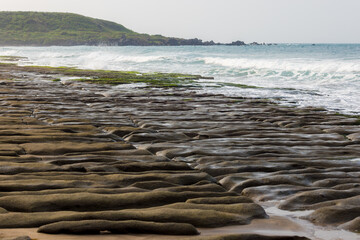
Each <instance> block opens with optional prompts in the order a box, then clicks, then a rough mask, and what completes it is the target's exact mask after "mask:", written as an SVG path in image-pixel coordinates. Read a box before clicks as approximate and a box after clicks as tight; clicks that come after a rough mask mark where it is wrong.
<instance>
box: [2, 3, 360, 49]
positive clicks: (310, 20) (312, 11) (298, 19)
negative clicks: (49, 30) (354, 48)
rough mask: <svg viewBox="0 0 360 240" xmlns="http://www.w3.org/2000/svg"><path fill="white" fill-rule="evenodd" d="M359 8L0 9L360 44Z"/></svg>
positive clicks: (156, 29)
mask: <svg viewBox="0 0 360 240" xmlns="http://www.w3.org/2000/svg"><path fill="white" fill-rule="evenodd" d="M84 5H85V6H84ZM359 9H360V1H358V0H342V1H340V0H293V1H288V0H225V1H219V0H196V1H193V0H192V1H191V0H181V1H175V0H173V1H169V0H118V1H116V0H103V1H98V0H89V1H87V2H86V3H85V4H84V2H83V1H81V2H80V0H71V1H70V0H63V1H61V2H54V1H48V0H32V1H28V0H2V5H1V7H0V10H1V11H39V12H42V11H45V12H70V13H77V14H81V15H85V16H88V17H94V18H99V19H104V20H109V21H113V22H116V23H119V24H122V25H124V26H125V27H127V28H129V29H131V30H133V31H135V32H139V33H148V34H161V35H163V36H167V37H180V38H199V39H202V40H204V41H210V40H213V41H215V42H232V41H236V40H241V41H245V42H247V43H249V42H254V41H256V42H266V43H360V31H358V30H359V26H358V23H359V22H360V14H358V13H357V12H358V10H359Z"/></svg>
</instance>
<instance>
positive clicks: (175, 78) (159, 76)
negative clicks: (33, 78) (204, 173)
mask: <svg viewBox="0 0 360 240" xmlns="http://www.w3.org/2000/svg"><path fill="white" fill-rule="evenodd" d="M0 68H7V69H9V68H10V69H13V70H17V71H24V72H35V73H40V74H45V75H63V76H71V77H77V78H76V79H73V80H72V81H74V82H76V81H79V82H86V83H95V84H109V85H120V84H131V83H145V84H146V85H148V86H151V87H165V88H167V87H169V88H171V87H190V86H197V87H199V86H200V85H199V84H197V83H196V80H199V79H203V78H207V79H208V78H209V77H202V76H200V75H190V74H181V73H159V72H155V73H140V72H135V71H109V70H85V69H77V68H72V67H48V66H17V65H15V64H11V63H0ZM52 81H54V82H59V81H61V78H59V77H57V78H52Z"/></svg>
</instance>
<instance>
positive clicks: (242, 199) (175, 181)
mask: <svg viewBox="0 0 360 240" xmlns="http://www.w3.org/2000/svg"><path fill="white" fill-rule="evenodd" d="M74 74H76V73H74ZM82 74H84V73H82ZM91 74H95V73H94V72H90V73H88V75H87V76H85V77H89V75H91ZM66 75H67V76H69V75H71V73H66ZM54 79H56V81H52V80H54ZM121 86H122V85H119V87H114V86H113V85H108V84H99V81H97V83H96V84H93V83H91V81H90V80H89V81H77V80H66V81H62V75H61V74H60V73H59V72H58V71H52V70H51V69H49V70H48V71H45V70H41V69H35V70H34V69H33V70H32V71H29V70H28V69H26V68H21V67H14V66H12V65H6V64H4V65H1V66H0V98H1V103H0V110H1V111H0V179H1V181H0V239H1V238H4V239H10V237H14V236H10V235H9V234H7V233H8V232H9V231H8V229H24V228H29V229H33V228H36V229H37V231H38V232H40V233H46V234H102V237H101V239H105V238H103V236H110V235H112V234H139V233H142V234H160V235H183V236H182V237H180V238H179V237H174V238H172V237H170V236H169V237H167V238H165V239H211V240H220V239H226V240H230V239H237V240H238V239H248V240H255V239H319V238H316V236H315V234H314V232H309V231H307V230H306V226H305V227H304V229H302V230H299V231H293V230H292V229H291V228H290V227H289V230H288V231H283V230H281V231H280V228H282V229H283V228H284V226H281V224H276V222H277V223H280V222H281V221H280V220H279V219H276V218H274V216H275V215H276V214H271V213H270V212H268V211H267V207H269V206H270V205H271V207H275V208H279V209H281V210H286V211H289V212H294V211H305V213H306V214H303V215H302V217H301V219H302V220H301V221H303V220H305V221H304V222H308V223H309V224H312V223H313V224H315V226H324V227H326V228H329V229H333V230H347V231H351V232H354V233H353V234H352V235H351V238H353V237H354V236H355V237H356V236H358V237H359V238H360V235H358V234H356V232H359V231H360V185H359V184H360V178H359V177H360V144H359V143H360V119H359V118H356V117H349V116H343V115H339V114H336V113H330V112H327V111H325V110H323V109H317V108H310V107H309V108H292V107H285V106H279V105H276V104H274V103H271V102H270V101H268V100H266V99H248V98H242V97H237V98H235V97H225V96H222V95H210V94H198V93H196V87H181V86H180V87H179V86H177V87H175V86H152V87H148V86H142V87H138V88H126V87H121ZM124 86H125V85H124ZM269 204H270V205H269ZM279 211H280V210H279ZM303 213H304V212H303ZM269 216H270V217H269ZM257 221H261V223H262V226H266V224H269V225H271V224H273V225H272V226H276V225H277V228H278V229H279V231H276V230H277V229H276V228H275V229H274V231H273V232H270V233H266V231H264V233H262V232H261V230H262V229H257V231H250V230H249V229H250V228H249V229H248V231H247V230H246V228H242V229H244V230H243V232H240V233H239V232H237V233H232V232H231V231H230V232H229V233H227V234H226V233H223V232H222V233H221V234H218V233H216V232H215V233H213V234H203V233H204V232H206V231H209V229H211V228H220V227H229V226H234V225H235V226H236V225H242V226H252V224H253V223H254V222H257ZM274 222H275V224H274ZM286 222H287V223H288V224H289V226H290V223H293V224H295V223H296V219H288V218H286ZM296 224H297V223H296ZM299 227H301V226H299ZM258 228H261V227H258ZM199 229H201V230H199ZM204 229H205V230H204ZM206 229H208V230H206ZM285 229H286V226H285ZM10 232H11V231H10ZM200 232H202V234H200ZM259 232H260V233H259ZM12 233H14V232H12ZM30 233H32V231H30V230H29V234H26V235H29V237H30V238H33V239H35V238H37V239H39V240H40V239H46V236H47V235H42V234H41V235H37V236H36V237H35V236H32V235H31V234H30ZM110 233H111V234H110ZM199 234H200V235H199ZM190 235H194V236H192V237H190ZM39 236H40V237H41V236H42V237H44V236H45V237H44V238H40V237H39ZM127 236H129V235H127ZM152 236H153V237H152V238H136V236H135V235H134V236H133V238H129V239H161V237H156V235H152ZM351 238H349V239H351ZM48 239H50V238H48ZM62 239H64V238H62ZM74 239H76V238H74ZM124 239H126V238H124ZM328 239H330V238H328ZM344 239H347V238H346V237H344ZM355 239H356V238H355Z"/></svg>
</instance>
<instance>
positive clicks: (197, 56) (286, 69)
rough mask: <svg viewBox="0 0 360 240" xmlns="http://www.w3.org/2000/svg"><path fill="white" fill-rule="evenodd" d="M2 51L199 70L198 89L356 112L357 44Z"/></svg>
mask: <svg viewBox="0 0 360 240" xmlns="http://www.w3.org/2000/svg"><path fill="white" fill-rule="evenodd" d="M0 56H22V57H27V58H28V59H24V60H21V61H20V64H21V65H44V66H71V67H77V68H83V69H104V70H124V71H129V70H131V71H139V72H176V73H187V74H200V75H203V76H212V77H214V80H209V79H206V80H201V81H200V83H199V84H200V85H201V88H200V89H199V90H198V91H199V92H207V93H221V94H225V95H230V96H243V97H255V98H269V99H272V100H273V101H276V102H278V103H280V104H285V105H291V106H314V107H323V108H326V109H328V110H330V111H336V112H339V113H343V114H352V115H360V94H359V92H360V44H316V45H313V44H278V45H270V46H264V45H261V46H180V47H134V46H126V47H107V46H75V47H0ZM243 85H246V86H253V87H249V88H244V87H243Z"/></svg>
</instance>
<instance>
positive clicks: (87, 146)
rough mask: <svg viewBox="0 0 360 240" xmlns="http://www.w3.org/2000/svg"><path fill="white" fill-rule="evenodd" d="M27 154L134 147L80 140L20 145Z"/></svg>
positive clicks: (51, 153) (54, 153)
mask: <svg viewBox="0 0 360 240" xmlns="http://www.w3.org/2000/svg"><path fill="white" fill-rule="evenodd" d="M20 146H21V147H22V148H23V149H25V151H26V153H27V154H34V155H63V154H66V153H71V152H95V151H106V150H125V149H133V148H134V147H133V146H132V145H130V144H126V143H101V142H99V143H80V142H53V143H25V144H21V145H20Z"/></svg>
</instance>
